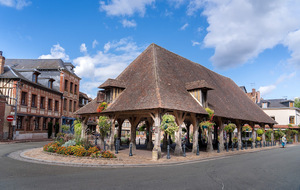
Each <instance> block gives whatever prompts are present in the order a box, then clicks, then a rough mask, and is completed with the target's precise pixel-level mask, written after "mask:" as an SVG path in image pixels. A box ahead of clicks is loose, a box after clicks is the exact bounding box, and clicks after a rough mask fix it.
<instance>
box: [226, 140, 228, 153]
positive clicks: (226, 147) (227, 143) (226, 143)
mask: <svg viewBox="0 0 300 190" xmlns="http://www.w3.org/2000/svg"><path fill="white" fill-rule="evenodd" d="M226 152H228V142H226Z"/></svg>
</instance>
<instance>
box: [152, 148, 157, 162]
mask: <svg viewBox="0 0 300 190" xmlns="http://www.w3.org/2000/svg"><path fill="white" fill-rule="evenodd" d="M158 157H159V156H158V151H157V150H152V160H154V161H157V160H158Z"/></svg>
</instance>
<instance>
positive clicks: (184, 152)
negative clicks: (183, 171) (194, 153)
mask: <svg viewBox="0 0 300 190" xmlns="http://www.w3.org/2000/svg"><path fill="white" fill-rule="evenodd" d="M183 157H186V155H185V144H183Z"/></svg>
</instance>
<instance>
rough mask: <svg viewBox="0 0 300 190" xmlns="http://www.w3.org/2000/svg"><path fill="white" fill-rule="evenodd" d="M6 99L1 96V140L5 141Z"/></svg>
mask: <svg viewBox="0 0 300 190" xmlns="http://www.w3.org/2000/svg"><path fill="white" fill-rule="evenodd" d="M5 104H6V99H5V97H4V96H1V95H0V140H1V139H3V129H4V120H5V119H6V118H4V115H5Z"/></svg>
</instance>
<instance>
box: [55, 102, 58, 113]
mask: <svg viewBox="0 0 300 190" xmlns="http://www.w3.org/2000/svg"><path fill="white" fill-rule="evenodd" d="M54 111H58V101H57V100H55V104H54Z"/></svg>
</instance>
